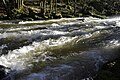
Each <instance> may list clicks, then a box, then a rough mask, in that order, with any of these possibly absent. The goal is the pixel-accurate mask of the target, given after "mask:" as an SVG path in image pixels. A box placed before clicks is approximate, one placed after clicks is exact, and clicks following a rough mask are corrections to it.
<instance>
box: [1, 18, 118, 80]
mask: <svg viewBox="0 0 120 80" xmlns="http://www.w3.org/2000/svg"><path fill="white" fill-rule="evenodd" d="M83 19H84V21H83ZM119 52H120V18H119V17H115V18H108V19H98V18H92V17H86V18H63V19H58V20H48V21H26V22H23V21H21V22H20V21H1V22H0V65H2V66H5V67H6V70H5V71H6V74H7V75H8V76H7V77H5V78H4V79H3V80H84V79H89V80H92V79H93V77H94V76H95V75H96V73H97V72H98V70H100V68H101V66H102V65H103V64H104V63H106V62H108V61H111V60H113V59H115V58H117V57H118V56H119Z"/></svg>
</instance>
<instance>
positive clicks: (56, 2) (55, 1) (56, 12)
mask: <svg viewBox="0 0 120 80" xmlns="http://www.w3.org/2000/svg"><path fill="white" fill-rule="evenodd" d="M55 13H57V0H55Z"/></svg>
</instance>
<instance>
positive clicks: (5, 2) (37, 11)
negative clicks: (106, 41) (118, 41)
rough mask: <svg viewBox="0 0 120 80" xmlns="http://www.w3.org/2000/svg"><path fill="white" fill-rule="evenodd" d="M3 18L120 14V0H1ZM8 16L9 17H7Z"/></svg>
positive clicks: (100, 16) (0, 10)
mask: <svg viewBox="0 0 120 80" xmlns="http://www.w3.org/2000/svg"><path fill="white" fill-rule="evenodd" d="M0 2H1V3H0V4H1V6H0V13H1V14H2V16H1V19H23V20H38V19H52V18H62V17H81V16H93V17H99V18H105V16H113V15H119V14H120V0H0ZM6 16H7V17H6Z"/></svg>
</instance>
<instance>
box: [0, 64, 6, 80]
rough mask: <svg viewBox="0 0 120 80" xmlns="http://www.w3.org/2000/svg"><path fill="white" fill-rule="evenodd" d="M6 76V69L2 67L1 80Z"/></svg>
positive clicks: (0, 71) (0, 68)
mask: <svg viewBox="0 0 120 80" xmlns="http://www.w3.org/2000/svg"><path fill="white" fill-rule="evenodd" d="M5 77H6V74H5V67H4V66H2V65H0V80H1V79H3V78H5Z"/></svg>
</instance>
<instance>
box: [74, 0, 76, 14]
mask: <svg viewBox="0 0 120 80" xmlns="http://www.w3.org/2000/svg"><path fill="white" fill-rule="evenodd" d="M76 5H77V4H76V0H74V14H76Z"/></svg>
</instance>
